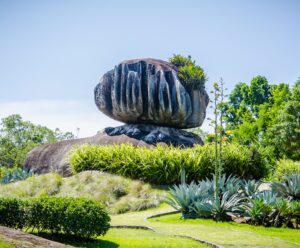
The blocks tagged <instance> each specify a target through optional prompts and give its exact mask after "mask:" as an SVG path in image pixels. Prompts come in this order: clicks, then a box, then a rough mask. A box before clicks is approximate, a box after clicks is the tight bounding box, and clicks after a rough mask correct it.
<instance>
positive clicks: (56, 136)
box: [0, 115, 73, 168]
mask: <svg viewBox="0 0 300 248" xmlns="http://www.w3.org/2000/svg"><path fill="white" fill-rule="evenodd" d="M0 127H1V128H0V167H4V166H5V167H9V168H12V167H20V166H22V165H23V163H24V160H25V157H26V154H27V153H28V152H29V151H30V150H32V148H34V147H35V146H38V145H41V144H46V143H52V142H56V141H59V140H64V139H70V138H73V134H72V133H70V132H67V133H63V132H61V131H59V129H56V130H55V131H52V130H50V129H49V128H47V127H43V126H40V125H34V124H32V123H31V122H28V121H24V120H23V119H22V117H21V116H20V115H10V116H8V117H6V118H3V119H2V122H1V123H0Z"/></svg>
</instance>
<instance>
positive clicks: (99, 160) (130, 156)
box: [70, 144, 268, 184]
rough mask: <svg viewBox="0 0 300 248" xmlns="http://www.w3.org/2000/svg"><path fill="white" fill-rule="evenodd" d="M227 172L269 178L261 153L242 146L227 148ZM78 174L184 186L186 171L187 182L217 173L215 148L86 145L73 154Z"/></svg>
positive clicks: (209, 146)
mask: <svg viewBox="0 0 300 248" xmlns="http://www.w3.org/2000/svg"><path fill="white" fill-rule="evenodd" d="M222 154H223V164H222V166H223V171H224V173H226V174H232V175H236V176H239V177H242V178H255V179H259V178H261V177H264V176H266V175H267V174H268V168H267V164H266V163H265V161H264V157H263V156H262V154H261V153H260V151H257V150H255V148H250V149H249V147H246V146H240V145H232V144H226V145H224V147H223V152H222ZM70 164H71V166H72V169H73V171H74V172H81V171H84V170H100V171H106V172H109V173H112V174H117V175H122V176H126V177H129V178H132V179H140V180H143V181H146V182H150V183H156V184H172V183H178V182H180V175H181V170H182V168H184V169H185V173H186V180H187V182H191V181H193V180H194V181H197V180H201V179H204V178H206V177H211V175H212V174H213V173H214V147H213V145H211V144H210V145H204V146H195V147H194V148H190V149H179V148H174V147H169V146H158V147H156V148H153V149H149V148H146V147H134V146H132V145H128V144H123V145H115V146H94V145H86V146H82V147H80V148H77V149H75V150H74V151H73V152H72V153H71V154H70Z"/></svg>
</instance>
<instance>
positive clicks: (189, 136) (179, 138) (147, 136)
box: [24, 125, 203, 176]
mask: <svg viewBox="0 0 300 248" xmlns="http://www.w3.org/2000/svg"><path fill="white" fill-rule="evenodd" d="M124 143H128V144H132V145H134V146H147V147H151V146H154V145H156V144H161V145H166V144H168V145H170V144H172V145H174V146H184V147H189V146H193V145H194V144H203V142H202V140H201V138H200V137H198V136H197V135H195V134H193V133H189V132H186V131H183V130H180V129H176V128H169V127H158V126H154V125H123V126H120V127H116V128H106V129H105V130H103V131H100V132H98V133H97V134H96V135H95V136H92V137H88V138H82V139H73V140H64V141H60V142H57V143H54V144H47V145H42V146H39V147H36V148H34V149H33V150H32V151H30V152H29V154H28V155H27V158H26V160H25V164H24V167H25V168H26V169H31V170H32V171H33V172H34V173H37V174H42V173H48V172H58V173H59V174H61V175H63V176H70V175H71V174H72V173H71V168H70V164H69V152H70V151H71V149H72V148H75V147H78V146H81V145H84V144H93V145H115V144H124Z"/></svg>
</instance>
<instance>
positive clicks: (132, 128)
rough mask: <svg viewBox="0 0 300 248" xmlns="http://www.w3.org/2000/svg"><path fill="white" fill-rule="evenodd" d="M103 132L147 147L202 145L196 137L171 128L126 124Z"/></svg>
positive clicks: (200, 140)
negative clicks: (127, 138)
mask: <svg viewBox="0 0 300 248" xmlns="http://www.w3.org/2000/svg"><path fill="white" fill-rule="evenodd" d="M104 132H105V133H106V134H108V135H109V136H118V135H126V136H128V137H130V138H133V139H137V140H140V141H143V142H145V143H147V144H149V145H156V144H159V143H163V144H167V145H172V146H176V147H178V146H181V147H192V146H194V145H195V144H200V145H203V141H202V139H201V138H200V137H199V136H198V135H196V134H194V133H190V132H187V131H184V130H181V129H177V128H172V127H161V126H156V125H147V124H127V125H123V126H119V127H108V128H105V129H104Z"/></svg>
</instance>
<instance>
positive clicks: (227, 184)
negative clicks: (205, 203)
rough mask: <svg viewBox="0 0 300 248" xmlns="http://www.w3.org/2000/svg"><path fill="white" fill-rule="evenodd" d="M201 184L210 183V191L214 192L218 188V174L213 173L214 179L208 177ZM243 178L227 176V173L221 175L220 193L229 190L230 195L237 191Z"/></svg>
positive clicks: (219, 180)
mask: <svg viewBox="0 0 300 248" xmlns="http://www.w3.org/2000/svg"><path fill="white" fill-rule="evenodd" d="M199 184H206V185H210V186H209V188H210V190H209V193H210V194H213V193H214V192H215V190H216V175H213V178H212V179H208V178H206V180H202V181H200V182H199ZM241 185H242V183H241V180H240V179H238V178H237V177H235V176H231V175H230V176H229V177H226V175H225V174H223V175H221V176H220V177H219V179H218V186H219V191H220V192H219V193H220V194H224V193H225V192H227V194H229V196H231V195H233V194H235V193H237V192H238V191H239V190H240V189H241Z"/></svg>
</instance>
